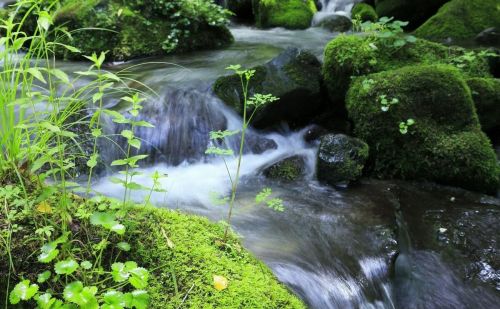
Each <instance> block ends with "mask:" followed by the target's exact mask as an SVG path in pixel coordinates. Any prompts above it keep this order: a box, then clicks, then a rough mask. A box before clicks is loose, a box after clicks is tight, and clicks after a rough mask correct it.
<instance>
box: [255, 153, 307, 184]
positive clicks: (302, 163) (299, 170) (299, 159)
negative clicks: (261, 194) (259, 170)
mask: <svg viewBox="0 0 500 309" xmlns="http://www.w3.org/2000/svg"><path fill="white" fill-rule="evenodd" d="M305 172H306V160H305V158H304V157H303V156H300V155H296V156H291V157H288V158H285V159H283V160H280V161H279V162H277V163H274V164H272V165H271V166H269V167H267V168H265V169H264V171H263V174H264V176H266V177H267V178H269V179H273V180H279V181H283V182H292V181H297V180H300V179H302V178H303V177H304V175H305Z"/></svg>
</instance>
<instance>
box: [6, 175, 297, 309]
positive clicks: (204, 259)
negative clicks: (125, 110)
mask: <svg viewBox="0 0 500 309" xmlns="http://www.w3.org/2000/svg"><path fill="white" fill-rule="evenodd" d="M1 179H2V178H1V177H0V183H1ZM36 191H37V190H36V189H34V190H33V191H30V192H29V193H30V196H31V197H30V200H31V199H32V200H35V199H36V198H37V197H38V195H39V194H40V192H36ZM20 192H21V191H20ZM72 200H73V203H72V204H71V205H68V206H69V207H70V211H71V213H72V214H75V213H76V212H77V210H78V212H79V213H80V214H84V213H91V212H92V211H93V210H95V208H96V207H97V206H103V205H104V204H105V203H106V202H103V203H101V204H99V205H94V204H90V203H86V202H85V201H84V200H83V199H81V198H76V197H74V198H73V199H72ZM16 202H17V203H18V204H19V205H20V206H19V207H21V209H23V208H22V207H25V206H24V205H23V204H22V203H19V201H16ZM9 203H10V202H9ZM18 204H16V205H18ZM33 204H35V205H36V203H33ZM91 205H93V206H91ZM26 207H28V208H24V210H23V214H24V217H23V219H22V220H19V221H16V223H17V224H18V226H20V229H19V230H18V231H17V232H15V233H14V234H13V241H12V254H13V259H14V264H15V269H16V275H17V276H14V275H13V276H12V278H13V279H12V280H13V281H12V282H17V281H16V280H17V278H18V277H23V278H26V279H30V280H31V281H32V282H36V278H37V274H38V273H39V272H41V271H44V270H46V269H47V265H46V264H41V263H39V262H37V260H36V256H37V254H32V253H33V252H35V253H36V252H38V250H39V248H40V247H41V245H42V242H41V240H40V238H39V237H34V235H35V233H34V231H35V229H36V228H37V227H39V226H36V225H35V223H39V222H45V220H47V218H46V217H45V216H47V214H41V213H38V212H36V211H35V210H34V209H33V208H32V207H34V206H33V205H27V206H26ZM26 209H30V211H26ZM126 213H127V215H126V218H124V219H123V220H121V222H122V223H123V224H124V225H125V226H126V229H127V233H126V236H127V239H126V241H128V242H129V243H130V245H131V248H132V249H131V250H130V251H129V252H128V253H122V254H120V256H119V261H127V260H130V259H133V260H134V261H136V262H137V263H138V264H139V265H141V266H143V267H147V268H148V269H149V271H150V273H151V276H150V279H149V286H148V288H147V291H148V293H149V295H150V298H151V303H150V305H149V307H148V308H161V309H163V308H179V306H181V305H182V307H183V308H305V305H304V304H303V303H302V302H301V301H300V300H299V299H298V298H297V297H296V296H294V295H293V294H291V293H290V291H288V290H287V288H286V287H284V286H283V285H282V284H280V283H279V282H278V281H277V280H276V278H275V277H274V275H273V274H272V273H271V271H270V270H269V269H268V268H267V267H266V266H265V265H264V264H263V263H262V262H260V261H258V260H257V259H256V258H255V257H254V256H253V255H252V254H250V253H249V252H248V251H246V250H245V249H244V248H242V246H241V244H240V241H239V240H238V239H237V238H236V236H234V235H232V234H230V235H229V237H228V239H227V240H226V242H225V243H223V242H222V239H223V235H224V227H223V226H222V225H218V224H214V223H211V222H209V221H208V220H207V219H205V218H202V217H198V216H193V215H186V214H182V213H180V212H176V211H171V210H166V209H156V208H149V207H146V208H143V207H135V206H134V207H129V209H127V210H126ZM52 216H54V215H52ZM17 217H19V216H17ZM5 222H6V221H5V217H3V214H1V213H0V233H3V232H4V231H6V230H5V229H3V230H2V229H1V228H2V227H5V226H6V224H5ZM71 226H72V236H71V238H72V239H73V249H74V250H73V251H74V253H75V254H76V255H78V256H79V257H81V258H82V259H85V258H86V257H85V254H89V253H87V250H82V247H79V246H80V244H87V245H88V246H90V245H92V244H88V242H92V243H94V244H97V243H98V242H99V241H100V240H101V239H104V238H105V237H107V236H110V238H109V241H110V242H111V243H117V242H119V241H123V239H122V238H120V237H119V236H116V235H114V234H112V235H108V233H107V232H106V231H104V230H103V229H100V228H96V227H94V226H91V225H90V224H89V222H88V220H81V219H77V218H76V217H74V218H73V222H72V225H71ZM112 247H113V246H110V247H108V249H107V250H105V251H104V254H103V257H104V261H103V266H104V267H105V268H108V267H110V266H109V264H111V263H112V262H114V261H106V257H108V256H110V255H109V254H110V253H111V250H113V249H112ZM0 249H2V250H0V278H2V280H0V306H1V307H2V308H3V307H4V306H5V304H4V301H5V295H2V294H3V293H4V292H5V288H6V286H5V285H6V284H7V282H6V280H4V279H6V278H7V276H8V272H9V271H8V267H9V263H8V262H7V259H8V256H7V253H6V250H4V248H3V244H0ZM115 253H116V252H115ZM87 258H88V259H90V260H93V258H94V257H92V256H89V257H87ZM214 275H219V276H224V277H225V278H227V279H228V281H229V283H228V287H227V289H225V290H223V291H217V290H216V289H215V288H214V282H213V276H214ZM12 282H11V284H12ZM12 286H13V285H11V288H12ZM40 287H41V289H46V288H48V287H49V286H48V285H47V284H40ZM52 288H54V289H55V290H56V291H59V289H60V288H61V287H55V286H52ZM27 307H30V308H34V305H33V304H29V305H28V306H27ZM9 308H10V307H9Z"/></svg>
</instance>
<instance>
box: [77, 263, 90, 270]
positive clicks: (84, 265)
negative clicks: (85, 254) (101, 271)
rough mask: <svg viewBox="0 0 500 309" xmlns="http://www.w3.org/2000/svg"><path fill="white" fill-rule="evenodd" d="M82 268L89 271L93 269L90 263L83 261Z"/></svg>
mask: <svg viewBox="0 0 500 309" xmlns="http://www.w3.org/2000/svg"><path fill="white" fill-rule="evenodd" d="M80 266H81V267H82V268H83V269H85V270H89V269H91V268H92V263H90V262H89V261H83V262H81V263H80Z"/></svg>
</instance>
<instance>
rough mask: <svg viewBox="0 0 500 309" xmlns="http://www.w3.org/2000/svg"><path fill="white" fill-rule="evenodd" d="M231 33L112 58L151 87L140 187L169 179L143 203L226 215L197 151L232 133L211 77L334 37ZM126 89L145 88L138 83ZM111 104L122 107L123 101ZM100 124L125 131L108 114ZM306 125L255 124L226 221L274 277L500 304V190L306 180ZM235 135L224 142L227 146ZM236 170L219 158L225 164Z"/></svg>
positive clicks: (309, 148) (221, 173) (362, 293)
mask: <svg viewBox="0 0 500 309" xmlns="http://www.w3.org/2000/svg"><path fill="white" fill-rule="evenodd" d="M323 3H324V8H325V9H324V11H325V10H326V9H328V10H331V12H334V11H339V10H342V11H344V12H349V11H350V6H351V5H352V3H353V1H332V0H330V1H329V2H328V1H323ZM231 30H232V32H233V34H234V36H235V40H236V42H235V43H234V44H233V45H232V46H230V47H228V48H226V49H223V50H215V51H201V52H196V53H191V54H183V55H177V56H168V57H161V58H150V59H143V60H140V61H139V60H138V61H131V62H128V63H114V64H110V65H109V67H108V69H110V70H114V71H118V70H122V69H125V68H127V67H129V66H133V67H132V68H130V69H128V71H129V73H130V76H131V77H133V78H134V79H136V80H137V81H138V82H140V83H144V84H147V85H148V86H149V87H151V89H153V90H154V91H155V93H156V94H154V95H153V94H152V95H151V96H150V97H149V98H148V100H147V101H146V102H145V104H144V110H143V112H142V114H141V117H143V118H144V119H145V120H147V121H149V122H151V123H153V124H154V125H155V127H156V128H155V129H149V130H139V131H138V132H137V134H138V135H140V137H141V138H143V139H144V141H145V142H144V143H143V144H144V151H145V152H146V153H148V154H149V155H150V158H149V161H148V162H147V165H146V166H144V167H143V168H141V171H142V172H143V173H144V174H143V175H142V176H137V178H136V179H135V181H137V182H140V183H141V184H143V185H146V186H147V185H148V184H149V185H150V184H151V180H150V178H149V177H148V175H150V174H152V173H153V172H154V171H160V172H161V173H163V174H168V177H167V178H165V179H164V180H162V185H163V186H164V188H165V189H167V190H168V192H167V193H166V194H165V193H162V194H155V195H153V198H152V202H153V203H154V204H155V205H157V206H158V207H168V208H172V209H181V210H183V211H186V212H189V213H194V214H199V215H203V216H207V217H209V218H210V219H212V220H213V221H219V220H222V219H223V218H224V217H225V214H226V212H227V208H226V207H224V206H216V205H213V196H214V195H226V194H227V193H228V191H229V188H230V182H229V178H228V176H227V172H226V168H225V165H224V162H222V161H221V159H220V158H215V157H210V156H206V155H205V154H204V152H205V149H206V148H207V146H208V145H209V139H208V133H209V132H210V131H212V130H223V129H237V128H238V127H240V126H241V119H240V117H239V116H238V115H236V114H235V113H234V112H233V111H232V110H231V109H229V108H228V107H226V106H225V105H224V104H223V103H222V102H221V101H220V100H219V99H218V98H217V97H215V96H214V94H213V93H212V91H211V85H212V83H213V82H214V81H215V79H216V78H217V77H219V76H221V75H223V74H227V72H226V71H225V68H226V67H227V66H228V65H231V64H242V65H244V66H246V67H251V66H255V65H259V64H262V63H265V62H266V61H269V60H270V59H272V58H273V57H275V56H276V55H278V54H279V53H280V52H281V51H283V50H284V49H285V48H288V47H296V48H302V49H309V50H311V51H312V53H314V54H315V55H317V56H318V58H320V59H321V58H322V52H323V48H324V46H325V44H326V43H327V42H328V41H329V40H331V39H332V38H333V37H334V36H335V34H333V33H330V32H328V31H326V30H323V29H319V28H311V29H308V30H302V31H290V30H284V29H270V30H257V29H253V28H248V27H233V28H232V29H231ZM61 66H62V68H63V69H64V70H65V71H66V72H68V73H70V72H74V71H78V70H82V69H84V68H85V64H82V63H76V62H64V63H61ZM80 82H82V83H84V82H85V81H83V80H81V81H80ZM131 86H137V87H139V88H140V84H139V83H135V82H131ZM106 105H107V106H108V107H110V108H112V107H114V108H116V109H119V108H120V106H119V104H118V100H113V99H110V100H108V101H107V102H106ZM106 130H107V132H108V133H116V132H119V131H120V130H121V128H120V127H119V126H118V125H116V124H113V123H112V122H109V121H108V122H107V123H106ZM307 130H308V128H304V129H302V130H300V131H290V130H289V129H288V128H287V126H286V124H283V126H282V128H281V130H278V131H277V132H273V133H269V132H259V131H255V130H251V132H250V133H249V136H248V147H247V148H246V149H245V155H244V158H243V165H242V183H241V186H240V188H239V193H238V196H237V205H236V211H235V214H234V217H233V218H234V219H233V222H232V223H233V228H234V230H235V231H236V232H237V233H238V234H239V235H241V237H242V241H243V243H244V244H245V246H246V247H247V248H248V249H249V250H251V251H252V252H253V253H254V254H255V255H256V256H257V257H259V258H260V259H262V260H263V261H264V262H265V263H266V264H267V265H269V266H270V268H271V269H272V270H273V272H274V273H275V274H276V276H277V277H278V278H279V280H281V281H282V282H284V283H285V284H286V285H287V286H288V287H290V289H292V290H293V291H294V292H296V293H297V294H298V295H299V296H300V297H301V298H302V299H303V300H304V301H305V302H306V303H307V304H308V305H310V307H311V308H473V307H474V308H498V304H499V303H500V295H499V293H500V292H499V291H500V271H499V268H500V261H499V260H500V259H499V254H498V241H499V239H498V237H499V235H500V231H499V228H498V226H499V224H498V215H499V209H500V201H499V200H498V199H495V198H485V197H483V196H480V195H475V194H469V193H463V192H462V191H458V192H456V191H453V189H448V188H436V187H432V186H431V187H426V186H420V185H416V184H405V183H393V182H382V181H364V182H362V183H361V184H359V185H356V186H353V187H350V188H343V189H341V188H331V187H327V186H324V185H322V184H320V183H318V182H317V181H316V180H315V176H314V166H315V157H316V149H317V144H315V143H308V142H306V141H305V139H304V135H305V134H306V132H307ZM117 142H118V143H120V141H119V140H118V141H117ZM237 142H238V141H237V140H235V139H229V140H228V144H229V145H230V146H231V147H233V148H235V147H236V145H237ZM101 151H102V152H103V155H104V156H105V159H106V160H108V161H111V160H113V159H116V158H117V157H119V151H118V150H117V149H116V148H115V147H114V146H113V145H112V144H106V145H102V150H101ZM296 154H298V155H302V156H304V157H305V158H306V171H307V173H306V174H307V175H306V176H305V179H304V180H303V181H300V182H298V183H295V184H283V183H279V182H272V181H269V180H267V179H266V178H265V177H263V176H262V173H261V172H262V170H263V169H264V168H266V167H267V166H269V165H270V164H273V163H274V162H277V161H279V160H280V159H282V158H285V157H288V156H291V155H296ZM235 165H236V162H235V160H234V159H230V160H228V166H229V168H230V169H231V170H234V168H235ZM112 175H113V171H108V174H107V175H102V176H101V177H100V179H97V180H96V182H95V184H94V188H95V189H96V190H97V191H100V192H102V193H105V194H110V195H113V196H117V197H118V196H122V192H123V190H122V189H121V188H120V187H119V186H117V185H116V184H113V183H112V182H111V181H109V178H108V176H112ZM114 176H117V175H114ZM118 177H119V176H118ZM264 187H271V188H272V189H273V191H274V194H275V195H276V197H279V198H281V199H283V201H284V205H285V207H286V209H285V211H284V212H283V213H281V212H280V213H278V212H274V211H272V210H270V209H268V208H265V207H262V206H256V205H254V198H255V195H256V194H257V193H258V192H259V191H260V190H261V189H262V188H264ZM145 194H146V193H145V192H140V191H134V193H133V196H132V198H133V199H134V200H136V201H142V199H143V198H144V196H145ZM455 196H456V202H454V203H455V204H454V205H452V207H450V203H451V202H450V197H453V199H452V200H453V201H455ZM455 206H457V207H455ZM450 218H451V219H450ZM424 227H426V228H425V229H424ZM443 231H444V232H443ZM470 244H472V245H470ZM464 270H465V271H464Z"/></svg>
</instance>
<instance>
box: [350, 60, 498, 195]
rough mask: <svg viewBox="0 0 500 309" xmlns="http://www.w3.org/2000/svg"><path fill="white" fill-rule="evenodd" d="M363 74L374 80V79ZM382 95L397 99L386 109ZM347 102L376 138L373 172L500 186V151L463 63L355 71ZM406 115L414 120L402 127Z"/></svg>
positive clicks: (359, 126) (484, 188)
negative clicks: (485, 127) (483, 124)
mask: <svg viewBox="0 0 500 309" xmlns="http://www.w3.org/2000/svg"><path fill="white" fill-rule="evenodd" d="M365 79H371V80H373V83H372V85H371V86H370V87H366V86H363V81H364V80H365ZM382 95H385V96H386V97H387V98H389V99H392V98H396V99H398V101H399V103H397V104H395V105H392V106H390V108H389V110H388V111H385V112H384V111H383V110H382V108H381V107H382V105H381V104H380V96H382ZM347 110H348V113H349V117H350V118H351V119H352V120H353V122H354V126H355V133H356V134H357V136H359V137H360V138H362V139H363V140H365V141H366V142H367V143H368V144H369V146H370V150H371V153H370V160H369V164H368V172H369V173H370V174H372V175H374V176H377V177H381V178H393V177H394V178H401V179H422V180H430V181H435V182H438V183H443V184H448V185H454V186H460V187H463V188H466V189H470V190H476V191H481V192H485V193H492V194H494V193H496V191H497V189H498V185H499V178H498V177H499V167H498V165H497V158H496V156H495V153H494V151H493V149H492V146H491V143H490V141H489V140H488V138H487V137H486V136H485V135H484V133H482V132H481V129H480V125H479V121H478V118H477V115H476V111H475V108H474V103H473V102H472V98H471V94H470V91H469V88H468V87H467V84H466V83H465V81H464V80H463V78H462V75H461V74H460V72H459V71H458V70H457V69H455V68H453V67H451V66H443V65H435V66H409V67H404V68H401V69H397V70H393V71H386V72H381V73H377V74H372V75H368V76H366V77H360V78H357V79H356V80H355V82H354V83H353V85H352V86H351V88H350V90H349V93H348V96H347ZM408 119H413V120H414V121H415V124H414V125H413V126H411V127H410V128H409V131H408V133H407V134H402V133H401V132H400V127H399V125H400V123H401V122H406V121H407V120H408Z"/></svg>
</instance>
